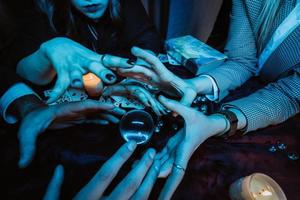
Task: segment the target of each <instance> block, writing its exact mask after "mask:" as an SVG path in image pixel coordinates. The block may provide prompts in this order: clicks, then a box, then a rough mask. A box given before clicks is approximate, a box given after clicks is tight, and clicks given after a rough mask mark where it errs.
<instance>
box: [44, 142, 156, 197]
mask: <svg viewBox="0 0 300 200" xmlns="http://www.w3.org/2000/svg"><path fill="white" fill-rule="evenodd" d="M136 146H137V145H136V143H135V142H133V141H130V142H128V143H126V144H124V145H123V146H122V147H121V148H120V149H119V150H118V151H117V152H116V153H115V154H114V155H113V156H112V157H111V158H110V159H109V160H108V161H107V162H106V163H104V164H103V165H102V167H101V168H100V170H99V171H98V172H97V173H96V174H95V176H94V177H93V178H92V179H91V180H90V181H89V183H88V184H87V185H85V186H84V187H83V188H82V189H81V190H80V191H79V192H78V193H77V195H76V196H75V198H74V199H75V200H85V199H89V200H99V199H114V200H121V199H122V200H127V199H132V200H140V199H148V198H149V195H150V193H151V190H152V187H153V185H154V183H155V181H156V179H157V176H158V172H159V168H160V162H159V161H158V160H156V161H154V157H155V150H154V149H149V150H148V151H147V152H146V153H145V154H144V156H143V157H142V159H141V160H140V161H139V162H138V163H137V164H136V165H135V166H134V167H133V168H132V170H131V171H130V172H129V173H128V174H127V176H126V177H125V178H124V179H123V180H122V181H121V182H120V183H119V184H118V185H117V186H116V187H115V188H114V190H113V191H112V192H111V193H110V194H109V195H108V196H105V197H104V196H103V193H104V192H105V190H106V189H107V187H108V186H109V185H110V183H111V182H112V180H113V179H114V178H115V176H116V175H117V173H118V172H119V170H120V169H121V167H122V165H123V164H124V163H125V162H126V161H127V160H128V158H129V157H130V156H131V155H132V154H133V152H134V150H135V149H136ZM63 178H64V170H63V167H62V166H61V165H59V166H58V167H56V169H55V172H54V175H53V177H52V180H51V181H50V183H49V185H48V188H47V191H46V194H45V196H44V199H45V200H56V199H59V195H60V187H61V185H62V182H63Z"/></svg>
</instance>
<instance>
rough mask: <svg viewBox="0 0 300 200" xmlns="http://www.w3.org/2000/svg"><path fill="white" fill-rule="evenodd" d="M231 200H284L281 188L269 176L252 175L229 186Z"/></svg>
mask: <svg viewBox="0 0 300 200" xmlns="http://www.w3.org/2000/svg"><path fill="white" fill-rule="evenodd" d="M229 194H230V198H231V200H286V199H287V198H286V196H285V194H284V192H283V191H282V189H281V187H280V186H279V185H278V184H277V183H276V182H275V181H274V180H273V179H272V178H271V177H269V176H267V175H265V174H261V173H254V174H251V175H250V176H246V177H243V178H240V179H239V180H237V181H235V182H234V183H233V184H231V186H230V190H229Z"/></svg>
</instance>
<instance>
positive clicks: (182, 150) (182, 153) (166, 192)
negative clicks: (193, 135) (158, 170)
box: [159, 142, 193, 199]
mask: <svg viewBox="0 0 300 200" xmlns="http://www.w3.org/2000/svg"><path fill="white" fill-rule="evenodd" d="M192 152H193V151H192V149H191V146H190V145H189V144H188V142H182V143H181V144H180V145H179V147H178V150H177V151H176V155H175V160H174V164H176V165H178V166H180V167H183V168H184V169H186V167H187V163H188V160H189V159H190V157H191V153H192ZM184 173H185V170H183V169H179V168H177V167H174V165H173V168H172V172H171V174H170V175H169V177H168V179H167V181H166V183H165V185H164V187H163V189H162V191H161V193H160V196H159V199H171V197H172V195H173V194H174V192H175V191H176V189H177V187H178V185H179V184H180V182H181V181H182V179H183V176H184Z"/></svg>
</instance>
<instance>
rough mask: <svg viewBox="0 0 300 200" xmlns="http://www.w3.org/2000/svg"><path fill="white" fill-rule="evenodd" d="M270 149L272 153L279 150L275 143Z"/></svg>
mask: <svg viewBox="0 0 300 200" xmlns="http://www.w3.org/2000/svg"><path fill="white" fill-rule="evenodd" d="M269 151H270V152H272V153H274V152H276V151H277V148H276V147H275V146H274V145H272V146H271V147H270V148H269Z"/></svg>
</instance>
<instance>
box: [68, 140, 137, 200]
mask: <svg viewBox="0 0 300 200" xmlns="http://www.w3.org/2000/svg"><path fill="white" fill-rule="evenodd" d="M135 149H136V143H135V142H133V141H130V142H127V143H126V144H124V145H123V146H122V147H121V148H120V149H119V150H118V151H117V152H116V153H115V154H114V155H113V156H112V157H111V158H110V159H109V160H108V161H107V162H105V163H104V165H103V166H102V167H101V169H100V170H99V171H98V172H97V174H96V175H95V176H94V177H93V178H92V179H91V181H90V182H89V183H88V184H87V185H86V186H85V187H84V188H82V189H81V190H80V192H79V193H78V194H77V195H76V197H75V198H74V199H89V200H96V199H99V198H100V197H101V196H102V194H103V192H104V191H105V189H106V188H107V186H108V185H109V184H110V183H111V181H112V180H113V178H114V177H115V176H116V175H117V173H118V172H119V170H120V168H121V167H122V165H123V164H124V163H125V162H126V160H127V159H128V158H129V157H130V156H131V155H132V153H133V152H134V150H135ZM112 166H113V167H112Z"/></svg>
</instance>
